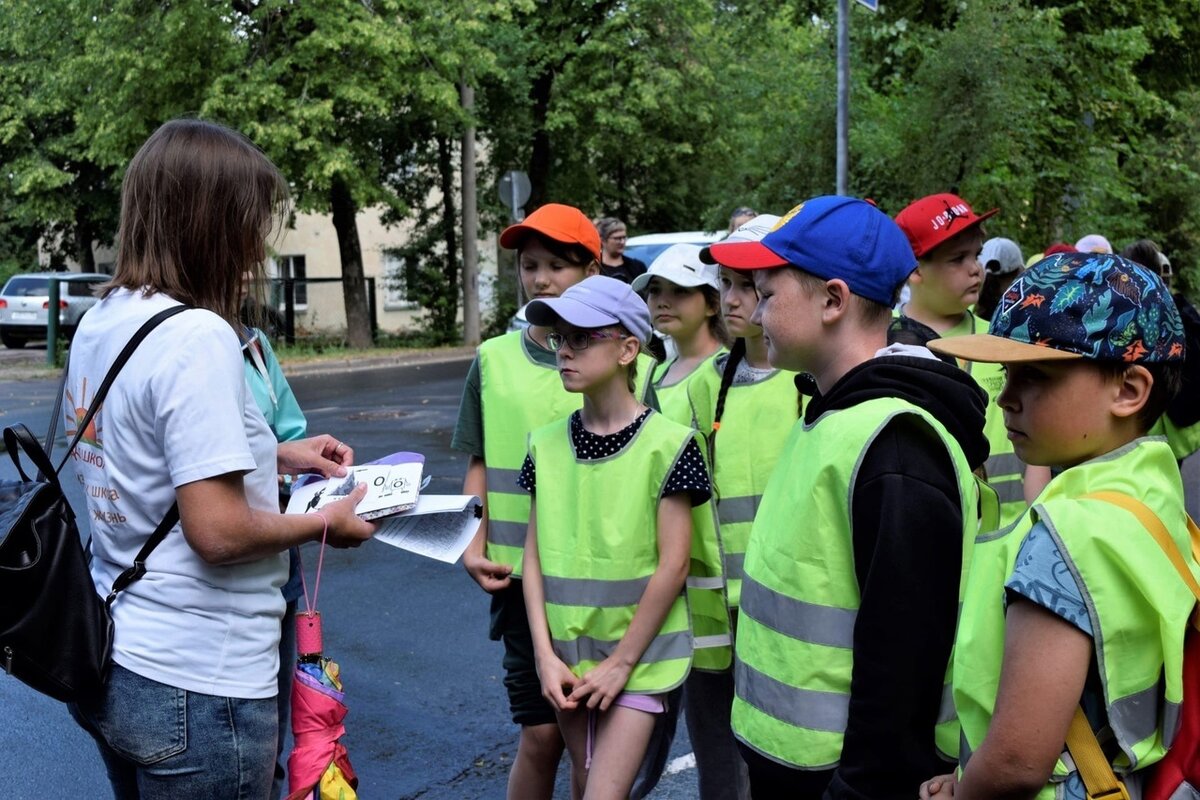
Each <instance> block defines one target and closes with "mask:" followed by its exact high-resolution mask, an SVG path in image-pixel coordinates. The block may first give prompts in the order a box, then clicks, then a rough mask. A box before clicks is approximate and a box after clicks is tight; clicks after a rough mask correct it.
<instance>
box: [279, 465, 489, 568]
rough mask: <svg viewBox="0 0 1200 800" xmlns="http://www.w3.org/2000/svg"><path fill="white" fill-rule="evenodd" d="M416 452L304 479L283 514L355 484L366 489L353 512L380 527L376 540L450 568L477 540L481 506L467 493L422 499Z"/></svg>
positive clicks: (315, 505)
mask: <svg viewBox="0 0 1200 800" xmlns="http://www.w3.org/2000/svg"><path fill="white" fill-rule="evenodd" d="M424 465H425V457H424V456H422V455H421V454H420V453H407V452H401V453H393V454H391V455H390V456H385V457H383V458H381V459H378V460H377V461H372V462H369V463H367V464H361V465H358V466H354V467H350V468H349V469H348V474H347V475H346V476H345V477H342V478H328V479H326V478H321V477H320V476H306V477H304V478H301V479H300V480H299V481H297V482H296V483H295V484H294V485H293V487H292V497H291V500H289V501H288V506H287V513H289V514H305V513H308V512H309V511H316V510H319V509H320V508H322V507H323V506H325V505H328V504H329V503H333V502H336V501H337V500H341V499H342V498H344V497H345V496H346V495H347V494H348V493H349V492H351V491H353V489H354V487H355V485H357V484H358V483H366V484H367V486H368V487H369V488H368V490H367V496H366V497H364V498H363V499H362V501H361V502H360V503H359V504H358V506H357V507H356V508H355V510H356V511H357V512H358V515H359V516H360V517H362V518H363V519H366V520H374V521H375V522H376V524H378V525H379V529H378V530H377V531H376V533H375V539H377V540H378V541H381V542H384V543H386V544H390V545H392V546H393V547H399V548H400V549H402V550H407V551H409V552H410V553H416V554H417V555H420V556H425V557H426V558H432V559H435V560H437V561H444V562H446V563H447V564H453V563H454V562H455V561H457V560H458V559H459V558H460V557H461V556H462V554H463V551H465V550H466V549H467V545H468V544H470V543H471V540H472V539H473V538H475V534H476V532H477V531H478V530H479V525H480V522H481V521H482V518H483V505H482V504H481V503H480V502H479V498H478V497H473V496H471V495H426V494H421V493H420V490H421V489H422V488H423V486H424V483H427V482H428V479H426V480H425V482H422V476H421V473H422V471H423V469H424Z"/></svg>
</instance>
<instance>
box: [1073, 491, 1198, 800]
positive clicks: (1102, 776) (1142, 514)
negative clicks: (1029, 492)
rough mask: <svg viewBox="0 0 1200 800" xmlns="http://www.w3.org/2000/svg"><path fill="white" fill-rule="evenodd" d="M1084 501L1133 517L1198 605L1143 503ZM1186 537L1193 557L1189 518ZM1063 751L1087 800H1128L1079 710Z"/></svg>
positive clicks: (1182, 566)
mask: <svg viewBox="0 0 1200 800" xmlns="http://www.w3.org/2000/svg"><path fill="white" fill-rule="evenodd" d="M1084 497H1085V498H1089V499H1092V500H1102V501H1104V502H1106V503H1111V504H1112V505H1115V506H1118V507H1119V508H1123V509H1125V510H1126V511H1128V512H1129V513H1130V514H1133V515H1134V516H1135V517H1136V518H1137V520H1138V522H1140V523H1141V524H1142V527H1143V528H1145V529H1146V531H1147V532H1148V533H1149V534H1150V535H1151V536H1152V537H1154V541H1155V542H1157V543H1158V546H1159V547H1160V548H1162V551H1163V554H1164V555H1166V557H1167V559H1168V560H1169V561H1170V562H1171V565H1172V566H1174V567H1175V571H1176V572H1178V573H1179V577H1180V578H1182V579H1183V582H1184V583H1185V584H1187V587H1188V589H1190V590H1191V592H1192V594H1193V595H1195V597H1196V600H1197V601H1200V583H1197V581H1196V577H1195V576H1194V575H1193V574H1192V571H1191V569H1189V568H1188V565H1187V563H1186V562H1184V560H1183V556H1182V555H1181V554H1180V552H1179V548H1178V547H1176V546H1175V540H1174V539H1172V538H1171V534H1170V532H1168V531H1167V526H1166V525H1164V524H1163V521H1162V520H1161V519H1159V517H1158V515H1157V514H1155V513H1154V512H1153V511H1151V510H1150V508H1149V507H1148V506H1147V505H1146V504H1145V503H1143V502H1142V501H1141V500H1138V499H1137V498H1135V497H1131V496H1130V495H1127V494H1125V493H1124V492H1111V491H1101V492H1090V493H1088V494H1085V495H1084ZM1188 533H1189V534H1190V535H1191V541H1192V552H1193V554H1196V553H1197V552H1200V529H1197V527H1196V523H1195V522H1193V521H1192V518H1191V517H1188ZM1192 626H1193V627H1194V628H1196V629H1197V630H1200V606H1197V607H1196V608H1195V609H1193V613H1192ZM1067 750H1069V751H1070V753H1071V758H1073V759H1074V760H1075V767H1076V768H1077V769H1078V770H1079V776H1080V777H1081V778H1082V779H1083V785H1084V787H1085V788H1086V789H1087V796H1088V798H1089V800H1096V799H1098V798H1111V799H1112V800H1117V798H1120V799H1121V800H1128V799H1129V792H1128V791H1127V790H1126V788H1125V785H1124V784H1123V783H1121V781H1120V780H1118V779H1117V776H1116V775H1115V774H1114V773H1113V769H1112V765H1110V764H1109V763H1108V759H1107V758H1105V756H1104V752H1103V751H1102V750H1101V749H1100V743H1099V742H1098V741H1096V734H1095V733H1094V732H1093V731H1092V726H1091V725H1090V724H1088V721H1087V717H1086V716H1084V713H1083V709H1082V708H1076V709H1075V716H1074V717H1073V718H1072V719H1071V726H1070V728H1068V729H1067Z"/></svg>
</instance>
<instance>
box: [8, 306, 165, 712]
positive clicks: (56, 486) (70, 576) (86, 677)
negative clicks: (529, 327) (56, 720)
mask: <svg viewBox="0 0 1200 800" xmlns="http://www.w3.org/2000/svg"><path fill="white" fill-rule="evenodd" d="M188 308H189V306H174V307H172V308H169V309H167V310H165V311H162V312H159V313H158V314H156V315H154V316H153V317H151V318H150V319H149V320H147V321H146V323H145V324H143V325H142V327H141V328H139V329H138V331H137V333H135V334H134V335H133V338H132V339H130V340H129V343H128V344H127V345H125V349H123V350H122V351H121V353H120V355H118V356H117V359H116V361H115V362H114V363H113V365H112V368H111V369H109V371H108V374H107V375H105V376H104V381H103V382H102V383H101V384H100V387H99V388H98V389H97V390H96V396H95V399H93V400H92V404H91V406H90V407H89V408H88V410H87V413H86V414H84V416H83V418H82V419H81V420H80V421H79V425H78V430H76V432H75V437H74V438H73V439H72V440H71V444H70V446H69V447H68V448H67V452H66V454H65V455H64V456H63V459H62V461H61V462H59V465H58V468H57V469H55V468H54V466H53V462H52V461H51V458H50V454H51V453H52V452H53V449H54V436H55V432H56V430H57V426H58V415H59V414H60V413H61V412H62V400H63V389H64V387H65V385H66V374H67V368H66V367H63V381H62V384H61V385H60V386H59V391H58V400H57V402H56V403H55V407H54V411H53V412H52V414H51V417H50V430H49V432H48V433H47V435H46V443H45V445H44V446H43V445H41V444H39V443H38V441H37V439H36V438H34V436H33V434H32V433H30V432H29V429H28V428H27V427H25V426H24V425H23V424H17V425H14V426H12V427H11V428H6V429H5V430H4V446H5V447H6V448H7V450H8V452H9V455H10V456H12V460H13V462H14V463H15V464H16V465H17V472H18V473H19V474H20V476H21V479H20V480H4V481H0V667H2V668H3V669H4V670H5V671H6V672H7V673H9V674H10V675H13V676H14V677H16V678H17V679H18V680H20V681H23V682H24V683H26V684H28V685H29V686H31V687H33V688H34V689H36V690H37V691H39V692H41V693H42V694H46V695H49V696H50V697H53V698H55V699H56V700H61V701H63V702H66V703H74V702H79V701H80V700H83V699H86V698H88V697H90V696H94V695H95V694H96V693H98V692H99V691H100V689H101V688H102V687H103V686H104V681H105V679H106V678H107V675H108V667H109V660H110V658H111V656H112V642H113V624H112V616H111V614H110V613H109V611H110V607H111V606H112V602H113V600H114V599H115V598H116V596H117V593H118V592H120V591H121V590H122V589H125V588H126V587H128V586H129V585H130V584H131V583H133V582H134V581H136V580H137V579H138V578H140V577H142V575H144V574H145V573H146V557H147V556H149V555H150V551H152V550H153V549H154V548H155V547H157V546H158V544H159V542H161V541H162V540H163V539H164V538H165V537H166V535H167V533H168V532H169V531H170V530H171V529H172V528H173V527H175V523H176V522H177V521H178V520H179V506H178V504H174V505H172V506H171V509H170V510H169V511H168V512H167V515H166V516H165V517H164V518H163V520H162V522H161V523H159V526H158V528H157V529H156V530H155V531H154V534H153V535H152V536H151V537H150V539H149V541H147V542H146V544H145V546H144V547H142V549H141V552H139V553H138V554H137V557H136V558H135V560H134V563H133V566H132V567H130V568H129V569H127V570H125V571H124V572H122V573H121V574H120V575H119V576H117V579H116V580H115V581H114V582H113V586H112V591H111V592H110V593H109V595H108V597H107V599H103V598H101V597H100V596H99V595H98V594H96V590H95V585H94V584H93V582H92V576H91V574H90V573H89V571H88V559H87V557H86V556H85V554H84V548H83V545H82V543H81V542H80V539H79V529H78V527H77V526H76V524H75V515H74V513H72V511H71V505H70V503H68V502H67V498H66V496H65V495H64V494H63V490H62V485H61V484H60V483H59V478H58V476H59V473H60V472H61V471H62V468H63V466H64V465H65V464H66V463H67V460H68V459H69V458H70V457H71V454H72V452H74V450H75V446H76V445H77V444H79V440H80V439H81V438H82V437H83V433H84V431H85V430H87V428H88V425H90V424H91V421H92V418H93V417H94V416H95V415H96V412H97V411H98V410H99V409H100V404H101V403H103V402H104V397H105V395H106V394H107V393H108V390H109V387H110V386H112V383H113V381H114V380H116V377H117V373H119V372H120V371H121V367H123V366H125V362H127V361H128V360H129V357H130V356H131V355H133V351H134V350H136V349H137V346H138V345H139V344H141V343H142V340H143V339H145V338H146V336H147V335H148V334H149V333H150V331H152V330H153V329H154V328H156V327H157V326H158V325H159V324H160V323H161V322H163V321H164V320H166V319H167V318H168V317H173V316H175V315H176V314H178V313H180V312H182V311H187V310H188ZM22 452H23V453H24V454H25V455H26V457H28V458H29V460H30V461H31V462H33V464H34V466H36V467H37V475H36V477H34V478H33V479H30V478H29V476H28V475H27V474H26V473H25V470H24V468H23V467H22V466H21V453H22Z"/></svg>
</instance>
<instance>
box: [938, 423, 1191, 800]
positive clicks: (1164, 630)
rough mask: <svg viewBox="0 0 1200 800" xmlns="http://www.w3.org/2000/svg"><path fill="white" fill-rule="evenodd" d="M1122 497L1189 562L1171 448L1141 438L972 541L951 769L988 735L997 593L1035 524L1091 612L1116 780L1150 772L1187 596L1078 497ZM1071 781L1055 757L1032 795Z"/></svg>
mask: <svg viewBox="0 0 1200 800" xmlns="http://www.w3.org/2000/svg"><path fill="white" fill-rule="evenodd" d="M1100 491H1111V492H1120V493H1123V494H1127V495H1131V496H1133V497H1135V498H1137V499H1139V500H1141V501H1142V502H1143V503H1144V504H1146V505H1147V506H1148V507H1149V508H1150V509H1151V510H1152V511H1154V512H1155V513H1156V514H1157V515H1158V517H1159V518H1160V519H1161V520H1162V521H1163V524H1164V525H1166V527H1167V529H1168V530H1169V531H1170V533H1171V536H1172V538H1173V539H1174V540H1175V543H1176V545H1177V546H1178V547H1179V550H1180V553H1181V554H1182V555H1183V556H1184V559H1185V561H1186V562H1187V563H1188V565H1189V566H1190V567H1191V568H1192V571H1193V573H1197V574H1200V572H1198V570H1197V566H1196V563H1195V561H1194V559H1193V557H1192V546H1191V542H1190V541H1189V538H1188V530H1187V517H1186V514H1185V512H1184V509H1183V486H1182V483H1181V481H1180V477H1179V470H1178V468H1177V467H1176V464H1175V459H1174V456H1173V455H1172V453H1171V449H1170V447H1168V445H1167V444H1166V443H1165V442H1163V441H1161V440H1159V439H1148V438H1143V439H1138V440H1135V441H1134V442H1132V443H1130V444H1128V445H1126V446H1124V447H1121V448H1119V449H1117V450H1114V451H1113V452H1111V453H1108V454H1106V455H1103V456H1100V457H1099V458H1096V459H1093V460H1091V461H1088V462H1085V463H1083V464H1080V465H1078V466H1075V467H1071V468H1070V469H1067V470H1065V471H1063V472H1062V473H1061V474H1060V475H1058V476H1056V477H1055V478H1054V479H1053V480H1052V481H1051V482H1050V484H1049V485H1048V486H1047V487H1046V488H1045V490H1043V492H1042V493H1041V495H1039V497H1038V498H1037V500H1036V502H1035V503H1034V505H1033V507H1032V508H1031V509H1030V510H1029V512H1028V513H1027V514H1025V515H1024V516H1023V517H1022V518H1021V519H1020V520H1019V521H1018V522H1017V523H1016V524H1015V525H1012V526H1009V527H1007V528H1003V529H1001V530H999V531H994V532H992V533H984V534H981V535H980V537H979V538H978V539H977V540H976V542H975V553H974V559H973V561H972V563H971V568H970V575H969V580H968V581H967V588H966V592H965V595H964V599H963V605H962V611H961V615H960V617H959V626H958V633H957V636H956V641H955V648H954V653H955V655H954V700H955V705H956V706H957V709H958V715H959V720H960V722H961V724H962V734H963V747H962V750H961V753H960V763H961V764H963V765H965V766H966V768H968V769H969V767H970V758H971V752H972V751H973V750H976V749H978V747H979V745H980V744H981V743H982V742H983V739H984V737H985V736H986V735H987V730H988V725H989V724H990V723H991V719H992V713H993V710H994V707H995V703H996V691H997V687H998V686H999V683H1000V667H1001V663H1002V660H1003V657H1004V614H1005V608H1006V605H1005V589H1004V586H1005V584H1006V583H1007V582H1008V579H1009V577H1010V576H1011V575H1012V573H1013V570H1014V568H1015V564H1016V559H1017V554H1018V553H1019V551H1020V549H1021V544H1022V543H1023V542H1024V541H1025V538H1026V537H1027V536H1028V535H1029V532H1030V530H1031V529H1032V528H1033V525H1034V523H1035V522H1038V521H1040V522H1042V523H1044V524H1045V525H1046V527H1047V528H1048V529H1049V531H1050V535H1051V536H1052V537H1053V538H1054V541H1055V543H1056V544H1057V545H1058V549H1059V552H1060V553H1061V554H1062V557H1063V560H1064V561H1065V562H1066V564H1067V567H1068V569H1069V570H1070V571H1071V573H1072V575H1073V576H1074V578H1075V580H1076V582H1077V583H1078V584H1079V589H1080V591H1081V592H1082V594H1083V599H1084V602H1085V604H1086V605H1087V608H1088V615H1089V618H1090V621H1091V627H1092V635H1093V642H1094V647H1095V653H1096V656H1097V660H1096V663H1097V666H1098V667H1099V671H1100V679H1101V681H1102V682H1103V685H1104V700H1105V707H1106V711H1107V715H1108V722H1109V725H1110V726H1111V728H1112V731H1113V734H1114V737H1115V740H1116V743H1117V745H1118V746H1119V749H1120V755H1118V756H1117V758H1116V759H1115V761H1114V762H1113V764H1112V766H1113V769H1114V771H1115V772H1116V773H1117V774H1118V775H1127V774H1129V773H1131V772H1133V771H1135V770H1139V769H1143V768H1145V767H1147V766H1149V765H1151V764H1154V763H1155V762H1157V761H1158V760H1160V759H1161V758H1162V757H1163V754H1164V753H1165V752H1166V749H1167V747H1168V746H1169V745H1170V743H1171V738H1172V737H1173V736H1174V734H1175V728H1176V722H1177V720H1178V719H1179V716H1178V715H1179V703H1180V701H1181V699H1182V697H1183V686H1182V680H1181V679H1182V666H1183V639H1184V633H1185V631H1186V628H1187V624H1188V619H1189V617H1190V615H1191V613H1192V609H1193V607H1194V606H1195V602H1196V601H1195V598H1194V597H1193V596H1192V594H1191V592H1190V591H1189V590H1188V588H1187V586H1185V585H1184V583H1183V582H1182V581H1180V580H1179V579H1178V578H1177V577H1176V572H1175V569H1174V568H1173V567H1172V566H1171V563H1170V561H1169V560H1168V559H1167V557H1166V555H1165V554H1164V553H1163V552H1162V550H1161V549H1160V548H1159V546H1158V545H1157V544H1156V543H1155V541H1154V540H1153V539H1152V538H1151V536H1150V534H1149V533H1147V532H1146V531H1145V529H1144V527H1143V526H1142V524H1141V523H1140V522H1138V520H1137V518H1136V517H1134V516H1133V515H1132V514H1131V513H1130V512H1128V511H1126V510H1125V509H1123V508H1120V507H1118V506H1116V505H1114V504H1112V503H1110V502H1107V501H1104V500H1100V499H1093V498H1085V497H1083V495H1086V494H1088V493H1091V492H1100ZM1068 775H1069V773H1068V770H1067V767H1066V765H1065V763H1064V762H1063V760H1062V759H1060V760H1059V761H1058V763H1057V764H1056V765H1055V768H1054V773H1053V775H1052V777H1051V783H1050V784H1048V785H1047V786H1046V787H1045V788H1044V789H1043V790H1042V791H1041V792H1040V793H1039V794H1038V795H1037V796H1038V797H1039V798H1043V800H1050V798H1053V797H1054V796H1055V790H1054V785H1055V784H1056V783H1061V782H1062V781H1064V780H1066V778H1067V777H1068Z"/></svg>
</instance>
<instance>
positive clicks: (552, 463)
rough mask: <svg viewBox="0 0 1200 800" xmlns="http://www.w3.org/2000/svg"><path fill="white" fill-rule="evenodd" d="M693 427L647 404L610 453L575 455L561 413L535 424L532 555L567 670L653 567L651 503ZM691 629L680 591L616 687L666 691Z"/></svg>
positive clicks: (592, 657) (629, 613)
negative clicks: (627, 435)
mask: <svg viewBox="0 0 1200 800" xmlns="http://www.w3.org/2000/svg"><path fill="white" fill-rule="evenodd" d="M692 436H693V432H692V431H691V430H690V429H687V428H684V427H683V426H681V425H677V424H676V423H673V422H671V421H670V420H668V419H666V418H665V417H663V416H662V415H661V414H658V413H655V412H651V413H650V414H649V415H648V416H647V417H646V419H645V421H643V423H642V425H641V427H640V428H639V429H638V432H637V434H636V435H635V436H634V437H633V439H632V440H631V441H630V442H629V443H628V444H626V445H625V447H624V448H622V450H621V451H620V452H618V453H616V454H615V455H613V456H610V457H608V458H604V459H595V460H587V459H577V458H576V457H575V452H574V447H573V445H572V443H571V437H570V431H569V426H568V421H567V420H566V419H563V420H559V421H558V422H555V423H552V424H550V425H547V426H545V427H542V428H539V429H538V430H536V431H534V432H533V433H532V434H531V435H530V438H529V452H530V456H531V457H532V459H533V461H534V464H535V465H536V475H537V493H536V495H535V502H536V503H537V520H538V556H539V560H540V563H541V571H542V575H543V592H544V597H545V609H546V621H547V624H548V627H549V632H550V638H551V640H552V642H553V644H554V652H555V654H556V655H557V656H558V657H559V658H561V659H562V660H563V661H564V662H565V663H566V664H567V666H569V667H570V668H571V670H572V672H573V673H574V674H575V675H576V676H580V677H582V676H583V675H584V674H585V673H586V672H587V671H588V670H590V669H591V668H592V667H593V666H595V665H596V664H597V663H599V662H600V661H603V660H604V658H606V657H607V656H608V655H610V654H611V653H612V651H613V648H615V647H616V645H617V643H618V642H620V640H621V637H623V636H624V635H625V632H626V631H627V630H628V628H629V623H630V621H631V620H632V619H633V615H634V613H635V612H636V611H637V606H638V603H639V602H640V601H641V597H642V594H643V593H644V591H645V587H646V585H647V583H648V582H649V580H650V577H651V576H652V575H653V574H654V571H655V570H656V569H657V566H658V536H657V527H658V502H659V496H660V494H661V491H662V487H663V485H664V484H665V483H666V480H667V477H668V476H669V475H670V472H671V469H672V468H673V467H674V465H675V463H676V462H677V461H678V459H679V456H680V455H681V454H682V452H683V449H684V447H685V446H686V445H687V443H688V442H689V441H690V440H691V437H692ZM692 647H693V644H692V632H691V627H690V624H689V619H688V609H687V603H686V601H685V599H684V595H683V593H682V592H681V593H680V595H679V597H678V598H677V599H676V600H675V602H674V603H672V605H671V607H670V609H669V610H668V611H667V615H666V618H665V619H664V620H663V623H662V626H661V627H660V629H659V631H658V633H657V634H656V636H655V637H654V639H653V640H651V643H650V645H649V647H648V648H647V650H646V654H645V655H644V656H643V658H642V659H641V660H640V661H639V662H638V664H637V665H636V666H635V667H634V668H633V671H632V672H631V673H630V676H629V680H628V682H627V683H626V685H625V689H626V690H627V691H631V692H665V691H667V690H669V689H671V688H673V687H675V686H678V685H679V684H680V683H681V682H682V681H683V679H684V677H686V675H687V673H688V669H689V668H690V666H691V661H692Z"/></svg>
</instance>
